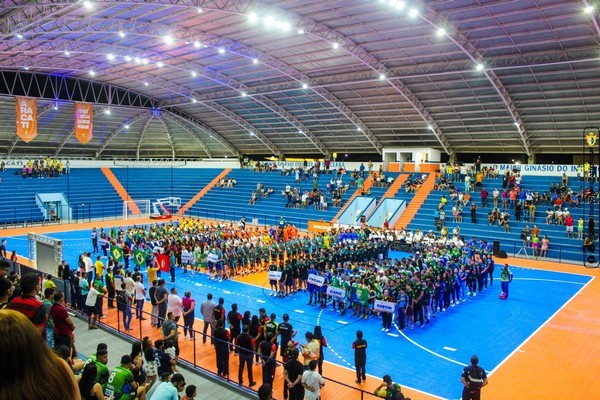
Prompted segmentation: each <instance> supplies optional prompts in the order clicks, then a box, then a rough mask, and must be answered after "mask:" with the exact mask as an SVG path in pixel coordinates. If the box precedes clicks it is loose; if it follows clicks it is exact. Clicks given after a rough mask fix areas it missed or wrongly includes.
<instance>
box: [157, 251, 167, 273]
mask: <svg viewBox="0 0 600 400" xmlns="http://www.w3.org/2000/svg"><path fill="white" fill-rule="evenodd" d="M156 261H158V268H159V269H160V270H161V271H162V272H169V270H170V269H171V258H170V257H169V255H168V254H157V255H156Z"/></svg>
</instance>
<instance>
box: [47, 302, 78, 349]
mask: <svg viewBox="0 0 600 400" xmlns="http://www.w3.org/2000/svg"><path fill="white" fill-rule="evenodd" d="M53 297H54V299H53V300H54V303H53V304H52V307H51V308H50V313H49V315H50V317H51V318H52V321H53V323H54V332H53V335H54V347H55V346H61V345H64V346H67V347H68V348H71V347H72V346H73V331H74V330H75V324H73V320H71V317H70V316H69V313H68V312H67V309H66V308H65V294H64V293H62V292H57V293H55V294H54V296H53Z"/></svg>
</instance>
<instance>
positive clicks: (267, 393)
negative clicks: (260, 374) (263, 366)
mask: <svg viewBox="0 0 600 400" xmlns="http://www.w3.org/2000/svg"><path fill="white" fill-rule="evenodd" d="M272 399H273V388H272V387H271V385H270V384H269V383H263V384H262V385H261V387H259V388H258V400H272Z"/></svg>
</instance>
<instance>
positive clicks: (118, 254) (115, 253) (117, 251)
mask: <svg viewBox="0 0 600 400" xmlns="http://www.w3.org/2000/svg"><path fill="white" fill-rule="evenodd" d="M110 255H111V256H112V258H113V260H115V261H116V262H121V261H123V249H122V248H120V247H119V246H115V245H113V246H110Z"/></svg>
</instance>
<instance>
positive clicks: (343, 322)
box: [335, 319, 348, 325]
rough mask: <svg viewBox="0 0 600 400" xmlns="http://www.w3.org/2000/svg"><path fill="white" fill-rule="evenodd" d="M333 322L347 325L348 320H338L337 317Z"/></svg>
mask: <svg viewBox="0 0 600 400" xmlns="http://www.w3.org/2000/svg"><path fill="white" fill-rule="evenodd" d="M335 322H337V323H338V324H342V325H348V321H342V320H340V319H338V320H337V321H335Z"/></svg>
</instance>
